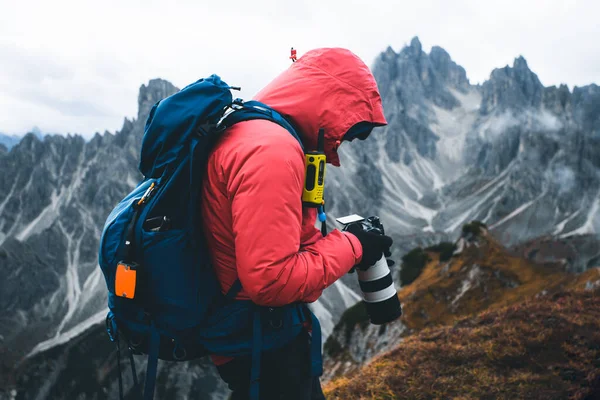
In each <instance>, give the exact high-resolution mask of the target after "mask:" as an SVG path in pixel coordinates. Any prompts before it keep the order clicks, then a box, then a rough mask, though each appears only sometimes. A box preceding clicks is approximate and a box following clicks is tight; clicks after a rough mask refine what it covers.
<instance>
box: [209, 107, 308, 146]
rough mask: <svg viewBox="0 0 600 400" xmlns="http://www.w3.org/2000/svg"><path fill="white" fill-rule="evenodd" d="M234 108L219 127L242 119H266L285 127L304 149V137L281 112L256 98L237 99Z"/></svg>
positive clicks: (228, 125) (231, 124) (225, 126)
mask: <svg viewBox="0 0 600 400" xmlns="http://www.w3.org/2000/svg"><path fill="white" fill-rule="evenodd" d="M232 108H233V112H231V113H229V114H228V115H226V116H225V117H223V120H222V121H221V122H220V123H219V128H221V129H227V128H229V127H231V126H233V125H235V124H237V123H238V122H242V121H250V120H253V119H266V120H268V121H271V122H275V123H276V124H279V125H281V126H282V127H283V128H285V129H286V130H287V131H288V132H289V133H290V134H291V135H292V136H293V137H294V138H295V139H296V140H297V141H298V143H300V147H302V150H304V144H303V143H302V139H301V138H300V135H298V132H296V129H294V127H293V126H292V124H290V123H289V122H288V121H287V120H286V119H285V118H284V117H283V116H282V115H281V114H279V113H278V112H277V111H275V110H273V109H272V108H271V107H269V106H267V105H266V104H263V103H261V102H259V101H255V100H251V101H246V102H244V101H242V100H241V99H236V100H235V101H234V102H233V105H232Z"/></svg>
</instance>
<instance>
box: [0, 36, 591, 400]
mask: <svg viewBox="0 0 600 400" xmlns="http://www.w3.org/2000/svg"><path fill="white" fill-rule="evenodd" d="M373 73H374V75H375V78H376V79H377V81H378V83H379V87H380V89H381V93H382V97H383V103H384V108H385V113H386V117H387V120H388V122H389V125H388V126H386V127H384V128H378V129H376V131H375V132H374V133H373V134H372V135H371V137H370V138H369V139H368V140H366V141H364V142H361V141H354V142H353V143H344V144H343V145H342V146H341V152H340V156H341V162H342V166H343V168H340V169H336V168H330V169H329V170H328V179H327V201H328V203H327V204H328V213H329V215H330V216H332V217H337V216H343V215H347V214H351V213H358V214H362V215H364V216H368V215H379V216H380V217H381V219H382V221H383V223H384V224H385V226H386V230H387V232H388V233H389V234H391V235H392V236H393V237H394V240H395V253H396V258H398V259H399V258H400V256H401V255H402V254H403V253H404V252H406V251H408V250H409V249H411V248H413V247H414V246H415V245H428V244H433V243H435V242H438V241H440V240H442V239H448V238H451V237H455V235H456V234H457V233H458V232H459V231H460V229H461V226H462V224H463V223H465V222H467V221H469V220H472V219H478V220H481V221H483V222H485V223H486V224H487V225H488V226H489V227H490V234H491V235H494V236H495V237H496V238H498V239H499V240H500V241H502V243H504V244H507V245H516V244H519V243H522V242H525V241H527V240H530V239H533V238H536V237H538V236H541V235H548V234H550V235H560V236H563V237H564V238H569V237H574V236H577V235H578V234H588V235H590V237H596V235H597V234H598V232H600V213H599V209H600V200H599V198H600V196H599V194H600V174H599V170H600V157H598V156H597V154H600V89H599V88H598V86H596V85H590V86H585V87H582V88H574V89H573V91H572V92H571V91H569V89H568V88H567V87H566V86H560V87H558V88H557V87H549V88H546V87H544V86H543V85H542V84H541V83H540V81H539V79H538V78H537V76H536V75H535V74H534V73H533V72H532V71H531V70H530V69H529V68H528V66H527V63H526V61H525V59H524V58H522V57H520V58H518V59H516V60H515V62H514V65H513V66H512V67H508V66H507V67H504V68H501V69H497V70H495V71H493V72H492V74H491V77H490V80H489V81H487V82H485V83H484V84H483V85H481V86H476V85H471V84H470V83H469V81H468V79H467V76H466V72H465V70H464V69H463V68H462V67H460V66H459V65H457V64H456V63H455V62H454V61H452V59H451V58H450V55H449V54H448V53H447V52H446V51H445V50H443V49H442V48H440V47H433V48H432V50H431V52H430V53H429V54H427V53H426V52H424V51H423V48H422V46H421V43H420V42H419V40H418V39H417V38H415V39H413V40H412V42H411V44H410V46H407V47H406V48H404V49H402V50H401V51H400V52H398V53H397V52H395V51H394V50H393V49H391V48H388V49H387V50H386V51H385V52H383V53H382V54H381V55H380V56H379V57H378V58H377V60H376V61H375V63H374V65H373ZM176 90H177V88H175V87H174V86H173V85H171V84H170V83H169V82H167V81H164V80H161V79H155V80H152V81H150V82H149V83H148V84H147V85H142V87H141V88H140V92H139V97H138V110H139V111H138V116H137V119H135V120H128V119H125V121H124V123H123V127H122V128H121V130H120V131H119V132H117V133H115V134H111V133H108V132H107V133H104V134H103V135H100V134H97V135H96V136H94V137H93V138H92V139H91V140H90V141H88V142H86V141H84V140H83V139H82V138H81V137H79V136H67V137H64V136H46V137H44V138H40V137H39V136H38V135H35V134H28V135H27V136H25V137H24V138H23V139H22V140H21V141H20V142H19V143H18V144H16V145H14V147H12V148H11V149H10V150H9V148H8V146H2V145H0V187H2V189H3V190H2V191H0V274H1V276H2V278H3V279H2V281H1V283H0V305H1V306H2V310H5V312H4V314H3V318H2V319H0V360H1V362H0V368H2V373H1V374H0V376H1V377H2V378H0V391H1V390H4V389H5V390H7V391H8V392H7V393H9V392H10V391H11V390H17V393H27V394H26V395H25V394H23V395H22V396H24V398H30V397H36V396H38V395H39V396H41V397H43V393H55V392H51V390H59V389H56V387H57V386H56V385H57V384H58V383H57V382H60V384H61V385H64V384H65V382H71V383H73V384H72V385H71V386H69V385H67V386H65V387H72V388H78V387H79V386H77V385H75V384H74V382H75V381H76V380H77V378H76V376H75V375H73V376H70V375H69V374H71V372H69V371H73V370H72V366H71V365H69V364H68V363H69V362H82V361H68V362H67V361H65V360H76V359H77V357H75V358H73V357H71V356H69V355H68V354H76V353H77V352H78V351H79V350H78V347H77V346H79V345H80V344H81V345H82V346H83V345H84V343H85V342H84V341H77V339H76V338H77V337H80V335H81V334H83V333H84V332H85V334H86V335H88V334H90V335H93V334H98V335H100V331H101V329H102V328H101V327H100V325H98V324H99V323H100V322H101V321H102V320H103V318H104V315H105V313H106V309H105V305H106V296H105V287H104V280H103V277H102V275H101V273H100V271H99V269H98V267H97V259H96V257H97V247H98V239H99V236H100V232H101V229H102V226H103V223H104V220H105V218H106V216H107V215H108V213H109V211H110V210H111V209H112V207H113V206H114V205H115V204H116V203H117V202H118V201H119V200H120V199H121V198H122V197H123V196H124V195H125V194H126V193H127V192H128V191H129V190H131V188H132V187H134V186H135V185H136V184H137V182H138V181H139V179H140V178H141V176H140V175H139V172H138V171H137V163H138V155H139V148H140V143H141V138H142V134H143V127H144V122H145V120H146V117H147V114H148V112H149V110H150V108H151V107H152V105H153V104H154V103H155V102H156V101H158V100H160V99H161V98H164V97H166V96H168V95H170V94H172V93H174V92H175V91H176ZM332 222H333V221H332ZM590 260H591V259H590ZM590 260H588V261H587V262H586V263H584V264H581V265H591V264H590ZM592 264H593V263H592ZM578 265H579V264H578ZM578 268H579V267H578ZM342 280H343V283H342V282H339V283H337V284H336V285H333V286H332V287H330V288H328V289H327V290H326V292H325V295H324V296H323V298H322V299H321V300H320V301H319V302H318V303H316V304H315V305H314V310H315V312H316V313H317V314H318V316H319V317H320V319H321V321H322V325H323V328H324V329H323V330H324V333H325V334H328V333H330V332H331V331H332V330H333V327H334V325H335V323H336V322H337V321H338V320H339V317H340V315H341V313H342V311H343V310H344V309H346V308H348V307H349V306H351V305H352V304H354V303H355V302H356V301H357V300H358V296H357V294H356V293H355V291H356V290H357V283H356V278H355V276H348V277H344V278H343V279H342ZM352 289H354V291H353V290H352ZM90 332H91V333H90ZM94 332H95V333H94ZM78 343H80V344H78ZM382 346H384V344H382ZM98 349H101V347H100V346H98ZM357 349H358V347H357ZM28 354H32V356H30V358H28V359H27V360H26V361H25V362H24V363H22V364H20V365H21V367H20V369H18V370H17V369H15V364H16V363H18V362H20V361H21V360H22V359H23V357H25V356H26V355H28ZM93 354H94V355H93V360H96V361H93V360H92V361H91V362H98V363H101V362H104V361H106V359H105V358H103V357H106V354H104V352H103V351H98V352H97V353H95V352H93ZM367 358H368V357H367ZM32 360H46V361H44V363H45V364H44V365H46V366H49V367H48V369H39V370H36V369H35V361H32ZM102 360H104V361H102ZM65 362H67V364H64V363H65ZM32 363H33V364H32ZM198 365H199V364H198ZM164 368H165V370H164V371H165V373H172V374H175V372H174V371H177V368H185V367H181V366H169V365H165V367H164ZM190 368H200V367H198V366H197V365H196V364H194V365H192V366H190ZM202 368H205V367H202ZM206 368H208V367H206ZM202 370H203V371H204V369H202ZM108 371H109V372H110V375H109V376H110V377H109V378H106V379H104V380H98V381H97V382H95V383H94V384H93V385H92V386H91V387H94V388H97V390H98V392H97V393H106V392H105V391H107V390H108V391H111V393H113V394H114V389H115V384H116V383H115V382H116V380H115V379H116V376H115V375H114V373H113V372H111V371H113V370H112V369H109V370H108ZM169 371H171V372H169ZM198 371H200V370H198ZM107 373H108V372H107ZM203 373H204V372H202V373H200V372H198V374H200V375H201V374H203ZM18 374H24V375H18ZM31 374H33V375H35V376H36V378H35V379H37V380H36V381H35V382H36V384H35V386H31V387H29V386H28V385H30V383H27V382H33V380H32V379H33V378H28V376H30V375H31ZM206 374H207V375H206V376H209V375H210V374H213V377H214V370H213V371H212V372H206ZM200 375H198V376H200ZM44 379H46V380H45V381H44ZM179 379H180V380H179V381H177V382H178V383H177V385H179V386H178V387H177V390H178V392H177V393H182V394H183V393H193V392H192V391H191V388H193V387H196V386H194V385H195V383H193V380H186V381H185V382H184V380H185V379H187V378H185V379H184V377H180V378H179ZM207 379H208V378H207ZM42 381H44V382H46V383H45V384H44V385H43V388H44V389H43V390H46V392H42V391H41V390H42V389H40V391H39V392H36V391H35V390H36V388H40V387H41V386H40V385H38V383H39V382H42ZM31 385H33V384H31ZM165 385H167V383H165ZM209 386H210V385H209ZM165 387H166V386H165ZM210 387H212V389H211V390H207V391H205V392H204V396H205V398H211V396H212V397H214V396H216V397H215V398H219V397H218V396H223V395H224V393H225V391H224V389H223V387H222V386H219V385H218V384H217V383H215V384H214V385H213V386H210ZM49 388H50V389H49ZM52 388H55V389H52ZM49 390H50V391H49ZM82 390H83V389H82ZM90 390H91V389H90ZM94 390H96V389H94ZM161 390H163V389H161ZM56 393H58V392H56ZM61 393H62V394H61V395H60V396H63V397H65V398H75V397H77V396H78V395H79V394H78V393H77V389H73V390H72V391H70V392H61ZM81 393H87V392H85V391H82V392H81ZM81 395H82V396H83V397H84V398H87V397H90V398H93V396H92V395H91V394H89V393H87V394H81ZM19 396H21V395H20V394H19ZM57 396H58V395H57ZM198 396H199V395H198ZM102 397H105V396H100V398H102ZM59 398H60V397H59Z"/></svg>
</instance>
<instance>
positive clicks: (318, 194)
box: [302, 129, 326, 207]
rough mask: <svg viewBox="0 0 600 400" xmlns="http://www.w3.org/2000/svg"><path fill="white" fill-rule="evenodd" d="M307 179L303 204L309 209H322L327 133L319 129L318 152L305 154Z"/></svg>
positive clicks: (303, 192)
mask: <svg viewBox="0 0 600 400" xmlns="http://www.w3.org/2000/svg"><path fill="white" fill-rule="evenodd" d="M304 157H305V160H306V163H305V164H306V177H305V180H304V190H303V191H302V203H303V204H304V205H305V206H307V207H322V206H323V205H324V204H325V200H323V188H324V187H325V163H326V158H325V131H324V130H323V129H319V137H318V142H317V150H316V151H311V152H309V153H306V154H304Z"/></svg>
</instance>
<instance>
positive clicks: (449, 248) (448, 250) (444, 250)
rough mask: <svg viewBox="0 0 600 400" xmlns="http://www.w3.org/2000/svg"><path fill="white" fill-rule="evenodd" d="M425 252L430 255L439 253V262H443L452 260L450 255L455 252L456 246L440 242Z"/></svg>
mask: <svg viewBox="0 0 600 400" xmlns="http://www.w3.org/2000/svg"><path fill="white" fill-rule="evenodd" d="M425 250H427V251H430V252H432V253H440V261H442V262H444V261H448V260H450V259H451V258H452V254H454V251H455V250H456V245H455V244H454V243H452V242H440V243H438V244H436V245H433V246H430V247H428V248H426V249H425Z"/></svg>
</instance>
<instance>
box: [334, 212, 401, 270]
mask: <svg viewBox="0 0 600 400" xmlns="http://www.w3.org/2000/svg"><path fill="white" fill-rule="evenodd" d="M345 230H346V231H347V232H350V233H351V234H353V235H354V236H356V237H357V238H358V240H359V241H360V244H361V245H362V249H363V256H362V260H361V262H360V263H359V264H358V265H357V266H356V267H357V268H359V269H362V270H366V269H368V268H369V267H370V266H371V265H373V264H375V263H376V262H377V261H379V259H380V258H381V256H383V255H386V256H388V255H390V254H391V253H390V247H391V246H392V243H393V242H394V241H393V240H392V238H391V237H389V236H386V235H382V234H381V233H378V232H374V231H369V232H368V231H365V230H364V229H363V225H362V224H360V223H352V224H349V225H348V226H346V229H345Z"/></svg>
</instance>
